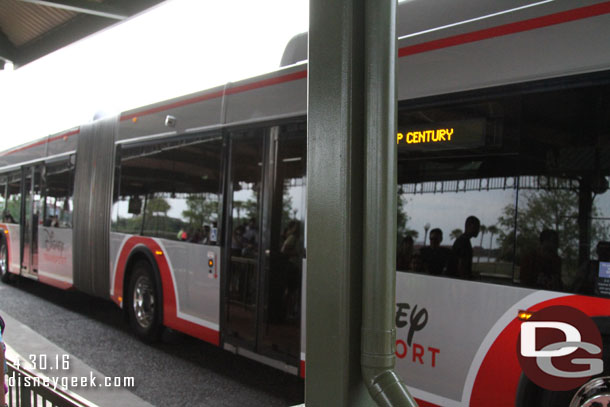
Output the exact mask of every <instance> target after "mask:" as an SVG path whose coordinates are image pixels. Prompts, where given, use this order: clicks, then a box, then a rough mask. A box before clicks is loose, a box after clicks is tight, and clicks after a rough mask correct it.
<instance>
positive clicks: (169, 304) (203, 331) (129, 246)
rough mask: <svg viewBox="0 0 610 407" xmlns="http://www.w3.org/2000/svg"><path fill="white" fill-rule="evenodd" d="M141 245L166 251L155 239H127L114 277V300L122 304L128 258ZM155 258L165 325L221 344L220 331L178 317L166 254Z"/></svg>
mask: <svg viewBox="0 0 610 407" xmlns="http://www.w3.org/2000/svg"><path fill="white" fill-rule="evenodd" d="M140 245H143V246H145V247H146V248H148V250H150V252H151V253H155V252H157V251H162V252H164V253H165V251H164V250H162V249H161V247H160V246H159V244H157V242H155V241H154V240H153V239H150V238H146V237H141V236H131V237H130V238H128V239H127V241H126V242H125V244H124V245H123V248H122V250H121V253H120V254H119V260H118V262H117V267H116V270H115V277H114V294H113V295H112V300H113V301H114V302H116V303H117V304H119V305H122V304H121V301H119V297H124V292H123V290H124V285H123V280H124V277H125V267H126V266H127V259H129V255H130V254H131V253H132V251H133V250H134V249H135V248H136V247H137V246H140ZM155 259H156V262H157V267H158V269H159V274H160V277H161V288H162V292H163V325H165V326H167V327H169V328H172V329H176V330H179V331H181V332H184V333H186V334H188V335H191V336H194V337H196V338H199V339H202V340H204V341H206V342H210V343H212V344H214V345H217V346H218V345H219V344H220V333H219V332H218V331H216V330H214V329H210V328H207V327H205V326H201V325H197V324H194V323H192V322H189V321H186V320H184V319H181V318H179V317H178V313H177V308H176V295H175V289H174V282H173V279H172V275H171V271H170V268H169V264H168V262H167V259H166V257H165V255H163V256H155ZM123 300H124V299H123Z"/></svg>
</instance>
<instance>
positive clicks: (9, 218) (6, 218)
mask: <svg viewBox="0 0 610 407" xmlns="http://www.w3.org/2000/svg"><path fill="white" fill-rule="evenodd" d="M2 221H3V222H5V223H16V222H15V220H14V219H13V216H12V215H11V213H10V212H9V211H8V210H6V211H4V214H3V215H2Z"/></svg>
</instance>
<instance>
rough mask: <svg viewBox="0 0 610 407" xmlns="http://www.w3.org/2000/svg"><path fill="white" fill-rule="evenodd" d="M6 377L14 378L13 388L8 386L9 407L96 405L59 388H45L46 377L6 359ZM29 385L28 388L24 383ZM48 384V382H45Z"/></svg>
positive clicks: (81, 406) (88, 406) (93, 406)
mask: <svg viewBox="0 0 610 407" xmlns="http://www.w3.org/2000/svg"><path fill="white" fill-rule="evenodd" d="M6 365H7V367H8V369H7V372H6V373H7V376H8V377H9V380H10V379H13V378H14V384H15V385H14V386H8V387H9V391H8V397H7V399H8V406H9V407H48V406H49V403H50V405H51V406H53V407H97V405H96V404H94V403H92V402H90V401H88V400H86V399H84V398H82V397H80V396H78V395H77V394H74V393H72V392H70V391H69V390H63V389H61V388H57V389H53V388H52V387H51V386H45V385H44V381H45V379H48V378H46V377H43V376H40V375H37V374H35V373H33V372H31V371H30V370H28V369H26V368H24V367H23V366H18V365H17V364H15V363H14V362H13V361H11V360H9V359H7V360H6ZM26 381H27V383H28V384H29V385H28V386H26V385H25V383H26ZM47 383H48V381H47Z"/></svg>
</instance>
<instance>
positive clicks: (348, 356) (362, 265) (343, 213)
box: [305, 0, 416, 407]
mask: <svg viewBox="0 0 610 407" xmlns="http://www.w3.org/2000/svg"><path fill="white" fill-rule="evenodd" d="M365 7H366V8H365ZM395 15H396V4H395V3H394V1H392V0H367V1H366V2H365V1H364V0H344V1H339V2H329V1H327V0H311V1H310V30H309V74H308V75H309V93H308V98H309V100H308V142H307V157H308V161H307V179H308V184H307V205H308V214H307V283H306V287H307V291H306V295H307V297H306V298H307V309H306V315H307V317H306V320H307V335H306V360H307V361H306V379H305V403H306V405H307V406H308V407H312V406H324V407H327V406H333V407H334V406H336V407H342V406H373V405H375V404H377V405H380V406H416V403H415V402H414V401H413V399H412V398H411V396H410V395H409V394H408V392H407V391H406V387H405V386H404V384H403V383H402V381H401V380H400V379H399V378H398V376H397V375H396V374H395V373H394V372H393V367H394V346H395V328H394V312H395V310H394V308H395V304H394V303H395V293H394V290H395V270H394V257H395V251H396V247H395V234H396V230H395V229H396V150H395V146H394V142H393V140H394V138H393V135H394V132H395V128H396V90H395V80H394V75H395V67H394V64H395V58H396V40H395ZM363 253H364V255H363Z"/></svg>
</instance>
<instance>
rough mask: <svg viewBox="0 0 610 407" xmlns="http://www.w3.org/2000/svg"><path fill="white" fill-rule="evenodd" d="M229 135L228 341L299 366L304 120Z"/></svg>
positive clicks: (224, 326)
mask: <svg viewBox="0 0 610 407" xmlns="http://www.w3.org/2000/svg"><path fill="white" fill-rule="evenodd" d="M230 137H231V142H230V145H231V149H230V150H231V152H230V163H229V166H230V170H229V173H230V187H229V195H228V198H229V202H228V203H229V212H228V213H229V216H227V222H228V225H227V228H226V229H225V230H227V239H226V242H227V251H228V252H229V255H228V257H229V261H228V262H227V264H228V268H227V270H226V274H225V283H224V290H225V291H224V294H225V295H224V301H223V307H224V313H223V315H224V321H223V334H224V340H225V343H229V344H232V345H234V346H237V347H239V348H245V349H248V350H250V351H253V352H255V353H257V354H261V355H263V356H265V357H267V358H270V359H272V360H281V361H282V363H283V364H288V365H292V366H298V363H299V360H300V317H301V285H302V284H301V282H302V265H303V258H304V254H305V253H304V219H305V163H306V156H305V153H306V137H305V124H304V123H303V124H298V125H297V124H294V125H285V126H274V127H271V128H267V129H259V130H255V131H246V132H239V133H232V134H231V135H230Z"/></svg>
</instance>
